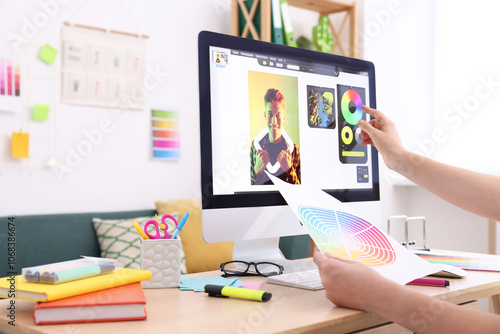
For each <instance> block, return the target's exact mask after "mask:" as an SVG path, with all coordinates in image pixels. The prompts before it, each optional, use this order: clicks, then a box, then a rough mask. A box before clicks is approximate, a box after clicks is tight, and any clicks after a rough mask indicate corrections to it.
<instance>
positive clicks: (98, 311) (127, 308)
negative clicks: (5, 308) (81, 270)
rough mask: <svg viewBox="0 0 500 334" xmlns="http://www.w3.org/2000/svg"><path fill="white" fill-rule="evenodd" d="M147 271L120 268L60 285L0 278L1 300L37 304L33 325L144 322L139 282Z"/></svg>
mask: <svg viewBox="0 0 500 334" xmlns="http://www.w3.org/2000/svg"><path fill="white" fill-rule="evenodd" d="M150 278H151V272H150V271H148V270H139V269H128V268H122V269H120V270H118V271H115V272H113V273H110V274H104V275H99V276H94V277H89V278H84V279H79V280H75V281H70V282H65V283H59V284H43V283H29V282H25V281H23V278H22V276H21V275H18V276H9V277H3V278H0V297H3V298H16V299H25V300H32V301H37V302H38V303H37V304H36V305H35V307H34V309H33V319H34V320H35V323H36V324H40V325H41V324H60V323H73V322H101V321H124V320H143V319H146V316H147V315H146V308H145V305H146V300H145V298H144V293H143V291H142V287H141V283H140V282H141V281H144V280H148V279H150Z"/></svg>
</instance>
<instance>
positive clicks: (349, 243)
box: [267, 173, 441, 285]
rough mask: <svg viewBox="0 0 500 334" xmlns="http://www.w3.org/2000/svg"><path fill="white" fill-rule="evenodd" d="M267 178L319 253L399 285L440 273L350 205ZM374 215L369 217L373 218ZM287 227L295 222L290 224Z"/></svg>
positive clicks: (309, 187)
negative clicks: (357, 265) (364, 267)
mask: <svg viewBox="0 0 500 334" xmlns="http://www.w3.org/2000/svg"><path fill="white" fill-rule="evenodd" d="M267 175H269V178H270V179H271V180H272V182H273V183H274V185H275V187H276V189H277V190H279V192H280V194H281V196H283V198H284V199H285V201H286V202H287V204H288V206H289V207H290V209H291V210H292V212H293V213H294V214H295V216H296V217H297V218H298V220H299V221H300V222H301V225H302V226H303V227H304V228H305V232H307V233H308V234H309V235H310V236H311V238H312V240H313V241H314V243H315V244H316V246H317V247H318V249H319V250H320V251H321V252H322V253H328V254H331V255H333V256H335V257H338V258H343V259H347V260H353V261H356V262H359V263H362V264H364V265H368V266H370V267H371V268H373V269H374V270H375V271H377V272H378V273H379V274H381V275H382V276H384V277H386V278H388V279H390V280H392V281H394V282H396V283H398V284H402V285H403V284H406V283H408V282H411V281H413V280H414V279H417V278H421V277H424V276H427V275H430V274H434V273H436V272H439V271H441V267H439V266H438V265H436V264H432V263H430V262H427V261H425V260H424V259H421V258H420V257H418V256H416V255H415V254H413V253H412V252H411V251H409V250H408V249H407V248H405V247H403V246H402V245H401V244H400V243H399V242H397V241H396V240H394V238H392V237H391V236H389V235H387V234H386V233H384V232H383V231H381V230H380V229H378V228H377V227H376V226H375V225H374V224H373V223H371V222H370V221H369V219H367V218H366V217H363V216H362V215H360V214H358V213H357V212H355V211H354V210H353V208H352V207H351V206H350V205H347V204H344V203H342V202H340V201H339V200H337V199H336V198H335V197H333V196H331V195H329V194H327V193H326V192H324V191H323V190H321V189H320V188H317V187H315V186H314V185H312V184H304V183H302V184H300V185H293V184H290V183H287V182H285V181H283V180H281V179H279V178H277V177H275V176H273V175H271V174H269V173H268V174H267ZM376 211H377V210H374V211H373V212H372V215H377V213H376ZM372 219H376V218H374V217H372ZM290 224H297V222H296V221H294V220H292V221H290Z"/></svg>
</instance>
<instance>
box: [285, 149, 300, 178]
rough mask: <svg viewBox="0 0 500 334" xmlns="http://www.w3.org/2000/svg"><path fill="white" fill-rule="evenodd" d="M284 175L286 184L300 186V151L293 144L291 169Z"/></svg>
mask: <svg viewBox="0 0 500 334" xmlns="http://www.w3.org/2000/svg"><path fill="white" fill-rule="evenodd" d="M286 175H287V176H286V180H285V181H286V182H288V183H292V184H300V151H299V148H298V147H297V145H296V144H295V143H294V144H293V152H292V168H290V169H289V170H288V171H286Z"/></svg>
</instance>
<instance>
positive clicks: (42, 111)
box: [33, 104, 50, 121]
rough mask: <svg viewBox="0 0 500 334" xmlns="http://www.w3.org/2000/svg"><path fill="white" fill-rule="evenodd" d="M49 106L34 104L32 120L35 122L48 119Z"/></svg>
mask: <svg viewBox="0 0 500 334" xmlns="http://www.w3.org/2000/svg"><path fill="white" fill-rule="evenodd" d="M49 110H50V106H49V105H47V104H35V107H34V108H33V119H34V120H37V121H46V120H47V119H48V118H49Z"/></svg>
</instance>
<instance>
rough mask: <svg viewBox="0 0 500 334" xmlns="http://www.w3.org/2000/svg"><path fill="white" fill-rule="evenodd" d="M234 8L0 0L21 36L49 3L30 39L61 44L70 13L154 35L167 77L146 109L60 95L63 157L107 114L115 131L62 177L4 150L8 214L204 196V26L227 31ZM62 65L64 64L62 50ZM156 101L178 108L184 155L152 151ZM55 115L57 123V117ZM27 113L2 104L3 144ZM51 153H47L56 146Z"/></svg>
mask: <svg viewBox="0 0 500 334" xmlns="http://www.w3.org/2000/svg"><path fill="white" fill-rule="evenodd" d="M121 3H123V4H124V6H125V7H126V9H124V8H123V6H122V5H121ZM47 4H50V5H47ZM43 8H46V9H43ZM229 10H230V5H229V0H218V1H204V0H190V1H176V2H173V1H154V0H146V1H132V0H127V1H121V2H120V1H118V0H115V1H111V0H110V1H96V0H86V1H62V0H60V2H59V1H56V0H30V1H22V2H20V1H2V2H0V15H1V18H2V19H1V20H0V22H1V23H0V31H1V35H0V36H2V37H4V38H5V37H6V36H7V35H8V34H9V33H15V34H17V35H21V36H22V35H23V31H25V29H26V28H23V27H24V25H25V24H26V23H25V21H29V22H31V23H33V22H34V21H33V20H34V17H35V18H36V17H39V16H40V13H42V14H43V13H44V12H48V13H49V14H50V16H51V17H50V19H49V20H48V22H45V24H44V25H42V24H40V27H39V28H38V29H37V30H38V31H37V32H36V33H35V34H34V36H32V37H30V38H28V41H29V42H30V43H32V44H42V43H49V44H51V45H53V46H55V47H56V48H57V49H58V50H59V51H61V38H60V32H61V26H62V23H63V22H64V21H65V20H66V19H67V18H68V17H69V18H70V21H71V22H72V23H79V24H85V25H91V26H97V27H105V28H109V29H116V30H122V31H129V32H141V33H143V34H146V35H149V36H150V38H149V40H148V47H147V68H148V69H149V70H150V71H155V72H156V76H157V77H158V78H159V79H158V87H157V88H155V89H153V90H151V91H149V92H148V98H147V105H148V106H147V108H146V110H144V111H130V112H128V111H126V110H121V111H118V112H117V110H114V109H105V108H95V107H82V106H75V105H68V104H61V103H59V102H58V104H57V111H56V112H57V121H56V123H57V124H56V126H57V139H56V145H57V147H56V148H57V159H58V160H59V161H60V162H63V163H64V162H65V161H67V159H71V157H70V156H71V153H70V152H71V151H72V150H73V151H75V150H76V149H77V147H78V145H79V144H81V143H82V141H88V138H87V137H86V136H85V132H87V133H88V132H91V131H92V130H94V129H98V127H99V123H100V121H101V120H103V119H105V118H107V119H109V120H110V121H111V122H112V124H113V131H112V132H111V133H110V134H107V135H105V136H104V137H103V139H102V141H101V142H99V144H98V145H94V146H93V150H92V151H91V154H89V155H88V156H86V157H83V159H82V161H81V162H80V163H79V164H78V165H77V166H76V167H75V168H72V171H71V172H68V173H64V174H62V175H60V176H61V177H60V178H58V177H57V175H56V174H55V173H54V171H53V170H52V169H51V168H49V167H31V168H30V169H29V170H28V168H26V167H19V166H6V165H5V164H3V165H2V163H5V162H16V161H12V158H9V157H8V156H5V155H3V156H1V157H0V171H1V174H0V189H1V191H0V216H3V215H21V214H38V213H55V212H61V213H62V212H83V211H115V210H134V209H146V208H154V201H156V200H167V199H171V198H188V197H190V198H191V197H199V182H200V181H199V179H200V177H199V174H200V173H199V164H200V159H199V135H198V132H199V124H198V113H199V106H198V68H197V64H198V63H197V60H198V55H197V34H198V32H199V31H200V30H212V31H218V32H223V33H228V32H229ZM47 16H48V15H47ZM40 22H42V21H40ZM138 30H139V31H138ZM53 66H57V68H58V69H60V57H58V59H57V61H56V63H55V65H53ZM58 82H59V81H58ZM59 91H60V86H59V84H58V87H57V92H59ZM57 94H58V97H57V101H59V93H57ZM149 107H167V108H171V109H173V110H176V111H178V112H179V114H180V133H181V145H182V148H181V149H182V158H181V160H180V161H177V162H161V161H153V160H151V158H150V153H149V152H150V131H151V130H150V114H149ZM26 113H27V112H26ZM26 115H27V114H26ZM53 116H54V113H53V114H51V115H50V117H53ZM50 117H49V121H48V122H49V123H50V122H52V121H53V119H52V118H50ZM26 119H27V117H24V118H22V119H21V121H19V119H18V117H17V116H16V115H14V114H11V113H5V112H1V113H0V134H1V136H2V141H3V143H2V148H4V147H8V145H10V140H9V138H10V137H8V136H9V135H10V133H11V132H12V131H14V130H15V131H17V130H18V129H19V127H21V126H23V127H24V128H26V126H27V125H26V124H27V123H28V121H27V120H26ZM32 126H33V125H32ZM4 139H5V140H4ZM47 154H48V155H47V160H48V158H50V154H51V152H47Z"/></svg>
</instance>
